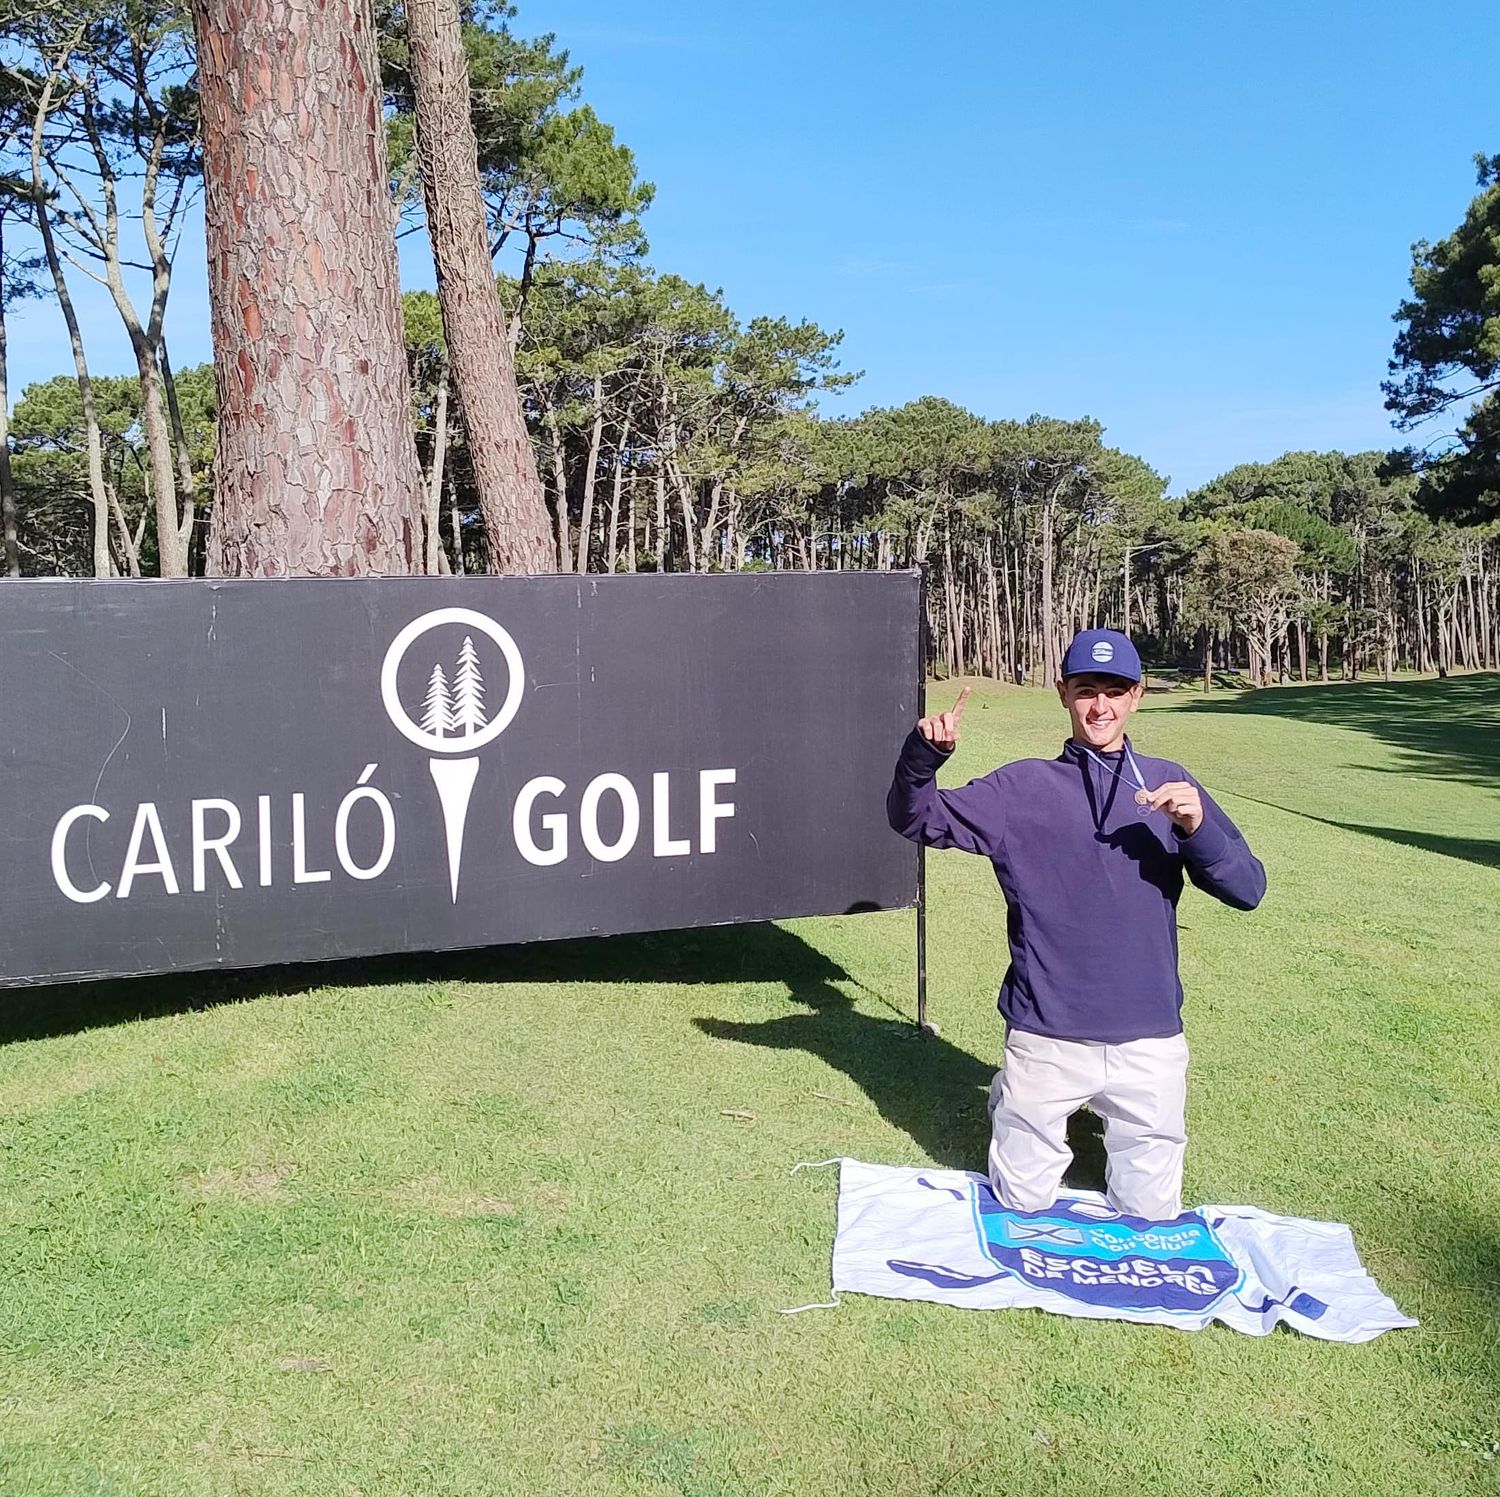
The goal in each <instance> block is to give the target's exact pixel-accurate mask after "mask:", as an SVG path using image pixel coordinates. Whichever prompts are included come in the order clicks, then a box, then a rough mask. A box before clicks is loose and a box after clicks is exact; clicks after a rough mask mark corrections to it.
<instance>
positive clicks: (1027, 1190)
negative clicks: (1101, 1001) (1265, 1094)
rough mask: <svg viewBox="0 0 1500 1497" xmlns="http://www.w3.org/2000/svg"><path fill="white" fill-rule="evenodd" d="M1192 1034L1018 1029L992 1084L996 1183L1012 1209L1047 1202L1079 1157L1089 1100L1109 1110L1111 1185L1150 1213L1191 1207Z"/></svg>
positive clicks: (1121, 1205) (1119, 1202)
mask: <svg viewBox="0 0 1500 1497" xmlns="http://www.w3.org/2000/svg"><path fill="white" fill-rule="evenodd" d="M1187 1061H1188V1050H1187V1040H1186V1039H1185V1038H1184V1037H1183V1036H1182V1035H1180V1034H1178V1035H1173V1036H1172V1037H1171V1038H1170V1039H1164V1040H1130V1041H1127V1042H1126V1043H1125V1044H1122V1045H1102V1044H1094V1043H1092V1042H1088V1041H1083V1040H1051V1039H1045V1038H1043V1036H1041V1035H1038V1034H1026V1033H1024V1032H1022V1031H1020V1030H1014V1029H1013V1030H1012V1031H1011V1032H1010V1034H1009V1035H1007V1037H1006V1040H1005V1060H1004V1063H1003V1065H1002V1067H1001V1069H1000V1070H999V1071H998V1072H997V1073H996V1075H995V1080H994V1084H993V1085H992V1086H991V1087H990V1118H991V1123H992V1127H993V1136H992V1138H991V1141H990V1184H991V1186H992V1187H993V1189H994V1192H995V1196H996V1198H997V1199H998V1200H999V1202H1000V1204H1001V1205H1002V1206H1005V1207H1008V1208H1009V1209H1010V1210H1012V1211H1045V1210H1046V1209H1047V1208H1048V1207H1049V1206H1050V1205H1051V1204H1052V1203H1053V1201H1054V1200H1056V1198H1057V1192H1058V1188H1059V1186H1061V1184H1062V1177H1063V1171H1064V1170H1066V1169H1067V1167H1068V1164H1069V1162H1070V1161H1071V1159H1072V1157H1073V1156H1072V1152H1071V1151H1070V1150H1069V1148H1068V1143H1067V1129H1068V1119H1069V1118H1070V1117H1071V1116H1072V1115H1073V1114H1074V1113H1075V1112H1077V1110H1078V1109H1079V1108H1080V1107H1082V1106H1083V1105H1084V1104H1085V1103H1087V1104H1088V1105H1089V1106H1090V1107H1092V1108H1093V1110H1094V1112H1096V1113H1097V1114H1098V1115H1099V1117H1101V1118H1102V1119H1103V1120H1104V1148H1105V1152H1106V1154H1107V1155H1108V1160H1109V1164H1108V1171H1107V1174H1108V1195H1109V1202H1110V1204H1111V1205H1112V1206H1113V1207H1114V1208H1115V1210H1117V1211H1120V1212H1123V1213H1125V1214H1126V1215H1128V1216H1143V1217H1146V1218H1147V1219H1148V1220H1151V1221H1169V1220H1170V1219H1171V1218H1172V1217H1174V1216H1177V1215H1178V1214H1179V1213H1180V1212H1181V1211H1182V1160H1183V1155H1184V1154H1185V1153H1186V1150H1187V1134H1186V1125H1185V1121H1184V1115H1183V1114H1184V1105H1185V1103H1186V1099H1187Z"/></svg>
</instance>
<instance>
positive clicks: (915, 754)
mask: <svg viewBox="0 0 1500 1497" xmlns="http://www.w3.org/2000/svg"><path fill="white" fill-rule="evenodd" d="M901 757H902V758H903V759H905V760H906V762H907V764H909V765H910V766H911V767H912V768H913V769H925V770H927V771H928V772H929V773H931V774H935V773H936V772H937V770H938V767H939V766H940V765H943V764H946V763H947V762H948V760H949V759H951V758H952V757H953V750H952V749H940V748H935V747H934V746H933V745H932V744H930V743H928V741H927V740H926V739H925V738H923V737H922V735H921V734H920V733H919V732H917V730H916V729H915V728H913V729H912V730H911V732H910V733H908V734H907V736H906V747H905V748H904V750H903V751H902V755H901Z"/></svg>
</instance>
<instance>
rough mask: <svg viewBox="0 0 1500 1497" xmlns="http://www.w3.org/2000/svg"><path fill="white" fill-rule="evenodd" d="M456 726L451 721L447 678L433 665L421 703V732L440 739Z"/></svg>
mask: <svg viewBox="0 0 1500 1497" xmlns="http://www.w3.org/2000/svg"><path fill="white" fill-rule="evenodd" d="M456 726H457V724H456V723H455V722H454V719H453V698H452V697H451V696H450V695H449V693H448V678H447V677H446V676H445V675H444V674H443V668H442V666H440V665H435V666H433V668H432V678H431V679H430V680H429V681H428V683H427V700H426V701H425V702H423V703H422V731H423V732H424V733H436V734H437V736H438V737H439V738H441V737H442V736H443V735H444V734H445V733H451V732H452V731H453V729H454V728H455V727H456Z"/></svg>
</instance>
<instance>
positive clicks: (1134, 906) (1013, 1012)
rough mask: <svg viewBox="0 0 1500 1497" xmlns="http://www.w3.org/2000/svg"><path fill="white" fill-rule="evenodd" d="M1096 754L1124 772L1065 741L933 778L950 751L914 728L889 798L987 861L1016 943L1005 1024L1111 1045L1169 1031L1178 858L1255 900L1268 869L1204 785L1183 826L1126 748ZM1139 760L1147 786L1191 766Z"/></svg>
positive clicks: (915, 825) (929, 830)
mask: <svg viewBox="0 0 1500 1497" xmlns="http://www.w3.org/2000/svg"><path fill="white" fill-rule="evenodd" d="M1132 752H1134V750H1133V749H1132ZM1100 757H1101V758H1102V759H1103V760H1104V761H1105V762H1106V763H1108V764H1110V765H1111V766H1113V767H1114V768H1116V769H1118V771H1119V776H1118V777H1117V776H1116V775H1114V774H1112V773H1111V772H1110V771H1109V770H1107V769H1105V768H1104V767H1103V765H1101V764H1099V763H1097V762H1095V761H1094V760H1093V759H1091V758H1090V757H1089V756H1088V755H1087V754H1085V753H1084V752H1083V750H1082V749H1081V748H1080V746H1079V745H1078V744H1077V743H1076V742H1073V741H1072V740H1069V742H1068V743H1066V744H1065V745H1064V746H1063V751H1062V753H1061V754H1060V755H1059V756H1058V757H1057V758H1056V759H1021V760H1018V761H1017V762H1016V763H1014V764H1006V765H1004V766H1002V767H1001V768H1000V769H997V770H994V771H993V772H992V773H990V774H987V775H985V776H984V777H983V778H982V779H978V780H970V781H969V783H968V784H967V785H965V786H963V787H962V788H961V789H958V790H939V789H938V788H937V785H936V783H935V781H934V776H935V775H936V774H937V770H938V766H939V765H941V764H942V763H943V762H944V761H945V760H946V759H947V758H948V755H947V754H946V753H944V752H943V751H942V750H940V749H935V748H933V746H932V745H931V744H930V743H928V742H927V741H926V740H925V739H924V738H923V737H922V736H921V735H920V734H919V733H917V732H916V731H915V730H913V732H912V733H911V736H910V737H908V738H907V740H906V743H905V745H904V746H903V747H902V750H901V758H900V760H899V761H898V762H897V764H896V776H895V779H894V781H893V782H892V784H891V791H890V795H889V796H888V797H887V800H886V809H887V812H888V813H889V815H890V820H891V825H892V826H893V827H894V828H895V829H896V830H897V831H898V832H900V833H901V835H902V836H903V837H909V838H910V839H911V840H912V841H913V842H923V843H926V845H927V846H928V847H958V848H962V849H963V850H964V851H965V852H976V853H981V854H982V855H983V856H985V857H987V858H988V859H989V860H990V862H991V863H993V864H994V868H995V876H996V878H998V879H999V881H1000V888H1001V890H1002V892H1003V893H1004V895H1005V902H1006V905H1007V906H1008V913H1007V916H1006V922H1005V925H1006V939H1007V940H1008V942H1009V945H1010V970H1009V971H1008V972H1007V973H1006V974H1005V981H1004V983H1003V984H1002V985H1001V988H1000V1012H1001V1013H1002V1014H1004V1015H1005V1020H1006V1023H1007V1024H1009V1025H1010V1026H1011V1027H1012V1028H1014V1029H1024V1030H1027V1031H1029V1032H1030V1033H1032V1034H1041V1035H1047V1036H1050V1037H1051V1038H1054V1039H1065V1040H1096V1041H1100V1042H1103V1043H1106V1044H1120V1043H1123V1042H1124V1041H1126V1040H1139V1039H1148V1038H1153V1037H1165V1036H1168V1035H1174V1034H1178V1033H1180V1032H1181V1030H1182V983H1181V981H1180V979H1179V978H1178V975H1177V900H1178V897H1179V895H1181V893H1182V877H1183V874H1184V872H1185V873H1186V874H1187V876H1188V877H1189V878H1190V879H1191V880H1192V881H1193V882H1194V883H1195V884H1196V885H1197V886H1198V887H1199V888H1200V889H1202V890H1204V891H1205V892H1206V893H1208V894H1212V895H1213V896H1214V898H1215V899H1221V900H1223V901H1224V903H1225V904H1228V905H1233V906H1234V907H1235V908H1236V909H1241V910H1253V909H1254V908H1255V906H1256V905H1257V904H1259V903H1260V900H1261V896H1262V895H1263V894H1264V893H1265V891H1266V871H1265V869H1264V868H1262V867H1261V865H1260V861H1259V859H1257V858H1256V857H1255V855H1254V854H1253V853H1252V852H1251V851H1250V848H1249V847H1248V845H1247V844H1246V842H1245V839H1244V838H1243V837H1242V836H1241V835H1240V833H1239V830H1238V828H1236V826H1235V825H1234V823H1233V822H1232V821H1230V819H1229V818H1228V817H1227V816H1226V815H1225V814H1224V812H1223V811H1222V810H1221V809H1220V808H1219V806H1217V805H1216V804H1215V803H1214V802H1213V800H1211V799H1210V798H1209V795H1208V792H1207V791H1203V789H1202V786H1199V787H1198V788H1199V790H1200V791H1202V794H1203V822H1202V824H1201V825H1200V826H1199V828H1198V830H1197V831H1196V832H1194V833H1193V835H1192V836H1191V837H1185V836H1183V835H1182V834H1181V833H1180V832H1179V831H1178V830H1177V828H1176V827H1175V826H1174V825H1173V823H1172V822H1171V820H1170V819H1169V818H1168V817H1167V816H1166V814H1165V813H1164V812H1161V811H1154V812H1152V813H1151V814H1150V815H1147V816H1142V815H1140V814H1139V812H1140V810H1141V807H1139V806H1138V805H1137V804H1136V803H1135V792H1136V789H1137V786H1136V783H1135V780H1134V777H1133V776H1132V775H1131V773H1130V767H1129V765H1128V763H1126V762H1124V755H1123V754H1105V755H1101V756H1100ZM1135 761H1136V763H1137V764H1138V765H1139V766H1140V771H1141V775H1142V777H1143V778H1144V779H1145V781H1146V784H1147V785H1148V786H1149V787H1150V788H1151V789H1155V788H1156V787H1157V786H1158V785H1162V784H1164V783H1165V782H1166V781H1168V780H1192V776H1191V775H1190V774H1188V772H1187V771H1186V770H1185V769H1183V768H1182V766H1181V765H1180V764H1174V763H1172V762H1171V760H1168V759H1152V758H1150V757H1148V756H1147V755H1145V754H1139V753H1137V754H1135ZM1192 782H1193V783H1194V784H1195V785H1196V784H1197V781H1196V780H1192Z"/></svg>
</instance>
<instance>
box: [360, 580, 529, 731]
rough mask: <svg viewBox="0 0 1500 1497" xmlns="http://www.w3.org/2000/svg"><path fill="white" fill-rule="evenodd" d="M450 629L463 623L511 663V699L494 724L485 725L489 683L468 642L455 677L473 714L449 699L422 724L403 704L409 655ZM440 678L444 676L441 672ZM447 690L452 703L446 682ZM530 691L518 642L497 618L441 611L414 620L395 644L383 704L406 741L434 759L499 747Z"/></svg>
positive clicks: (384, 676) (385, 671)
mask: <svg viewBox="0 0 1500 1497" xmlns="http://www.w3.org/2000/svg"><path fill="white" fill-rule="evenodd" d="M445 624H459V625H462V626H463V627H465V628H468V629H473V630H474V631H475V632H476V633H479V634H483V635H484V636H485V638H486V639H489V640H492V641H493V642H494V643H495V644H496V645H497V646H498V647H499V650H500V654H501V656H502V657H503V658H504V660H505V669H506V674H507V676H508V677H509V680H508V682H507V684H506V692H505V698H504V700H503V701H502V702H501V703H500V706H499V707H498V708H497V709H496V711H495V714H494V716H493V717H490V718H489V720H488V721H485V720H484V710H483V708H482V706H480V705H478V704H479V702H480V700H481V697H482V692H483V681H482V678H481V677H480V676H479V673H478V665H477V661H476V660H475V659H474V658H473V654H472V648H471V646H470V642H469V641H467V640H466V641H465V650H464V652H462V653H461V655H460V664H459V666H458V669H457V670H456V671H455V673H454V679H455V683H456V688H457V689H456V693H455V694H460V693H461V694H463V695H464V696H466V698H467V700H468V703H469V708H468V710H467V711H465V710H464V708H463V704H462V703H459V704H457V705H454V704H453V703H452V702H450V701H448V700H446V699H445V701H444V702H443V703H442V704H441V705H440V706H438V707H436V708H434V707H433V705H432V703H431V701H429V708H428V711H427V712H426V713H425V714H424V715H423V719H422V721H421V722H418V721H417V720H416V719H415V718H414V717H412V715H411V714H410V713H409V712H408V711H407V710H406V707H405V705H404V703H403V702H402V700H401V695H400V692H399V690H398V689H397V675H398V673H399V671H400V669H401V662H402V660H403V659H405V657H406V652H407V651H408V650H409V649H411V647H412V645H414V644H415V643H416V642H417V640H419V639H420V638H421V637H422V636H423V635H424V634H427V633H430V632H431V631H432V630H433V629H440V628H442V627H443V626H444V625H445ZM466 657H467V658H466ZM437 674H439V675H440V674H441V670H440V669H439V670H438V672H437ZM443 685H444V694H445V698H446V678H445V679H444V682H443ZM525 689H526V667H525V665H524V664H523V662H522V660H521V652H520V650H518V649H517V648H516V642H515V640H513V639H512V638H511V637H510V635H509V634H507V633H506V632H505V630H504V629H502V628H501V627H500V625H499V624H497V623H496V622H495V621H494V619H492V618H489V617H487V616H486V615H485V614H482V613H475V612H474V610H473V609H472V608H435V609H433V611H432V612H431V613H424V614H422V615H421V616H420V617H419V618H415V619H413V620H412V621H411V623H409V624H408V625H407V626H406V627H405V628H404V629H403V630H402V631H401V632H400V633H399V634H398V635H397V636H396V637H395V638H394V639H393V640H392V641H391V643H390V648H389V649H388V650H387V651H386V652H385V660H384V662H383V663H382V665H381V667H380V700H381V701H382V703H384V705H385V711H386V716H387V717H389V718H390V720H391V722H392V724H393V725H394V726H395V728H396V731H397V732H398V733H400V734H401V736H402V737H403V738H406V739H409V740H410V741H411V742H412V743H414V744H416V745H417V747H418V748H423V749H426V750H427V752H428V753H430V754H472V753H473V752H474V751H475V750H476V749H481V748H483V747H484V746H485V744H487V743H493V742H494V741H495V739H497V738H498V737H499V736H500V735H501V734H502V733H503V732H504V731H505V730H506V728H508V727H509V726H510V722H511V719H512V718H513V717H514V716H515V715H516V710H517V709H518V708H519V707H520V705H521V693H522V692H523V691H524V690H525ZM458 724H461V730H460V728H459V727H458V726H456V725H458Z"/></svg>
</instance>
